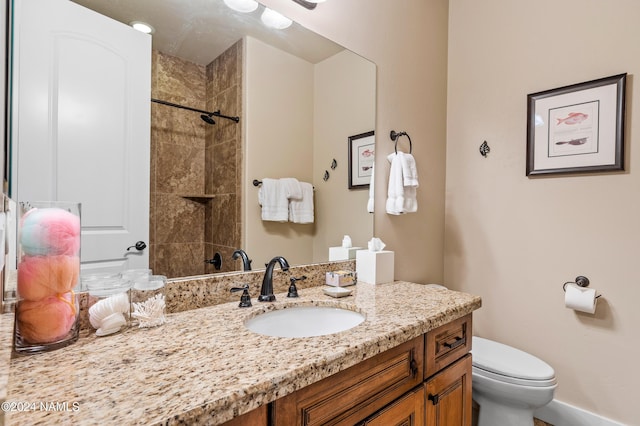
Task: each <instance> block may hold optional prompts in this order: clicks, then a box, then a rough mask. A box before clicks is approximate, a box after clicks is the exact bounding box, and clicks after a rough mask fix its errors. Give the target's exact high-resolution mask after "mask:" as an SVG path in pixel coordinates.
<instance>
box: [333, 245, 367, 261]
mask: <svg viewBox="0 0 640 426" xmlns="http://www.w3.org/2000/svg"><path fill="white" fill-rule="evenodd" d="M358 250H362V247H349V248H344V247H329V261H332V260H349V259H355V258H356V252H357V251H358Z"/></svg>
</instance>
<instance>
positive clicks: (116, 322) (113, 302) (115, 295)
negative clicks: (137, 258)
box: [84, 277, 131, 336]
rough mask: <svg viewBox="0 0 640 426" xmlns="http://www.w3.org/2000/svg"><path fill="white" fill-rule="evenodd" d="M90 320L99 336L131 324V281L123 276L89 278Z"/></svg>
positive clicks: (87, 282)
mask: <svg viewBox="0 0 640 426" xmlns="http://www.w3.org/2000/svg"><path fill="white" fill-rule="evenodd" d="M84 285H85V286H86V289H87V291H88V292H89V302H88V307H89V322H90V323H91V326H92V327H93V328H94V329H95V330H96V335H97V336H108V335H110V334H113V333H117V332H119V331H122V330H124V329H125V328H127V327H128V325H129V319H130V309H131V294H130V290H131V281H129V280H126V279H124V278H121V277H111V278H98V279H89V280H86V281H85V282H84Z"/></svg>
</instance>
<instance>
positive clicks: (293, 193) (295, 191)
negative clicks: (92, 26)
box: [280, 178, 302, 200]
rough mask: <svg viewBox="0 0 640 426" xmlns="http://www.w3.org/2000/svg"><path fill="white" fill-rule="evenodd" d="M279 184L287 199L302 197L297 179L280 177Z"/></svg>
mask: <svg viewBox="0 0 640 426" xmlns="http://www.w3.org/2000/svg"><path fill="white" fill-rule="evenodd" d="M280 185H282V188H283V191H284V193H285V195H286V196H287V199H288V200H300V199H302V187H301V186H300V182H299V181H298V179H296V178H282V179H280Z"/></svg>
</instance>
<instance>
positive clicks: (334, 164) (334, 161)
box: [331, 158, 338, 170]
mask: <svg viewBox="0 0 640 426" xmlns="http://www.w3.org/2000/svg"><path fill="white" fill-rule="evenodd" d="M336 167H338V162H337V161H336V159H335V158H334V159H333V161H332V162H331V170H335V169H336Z"/></svg>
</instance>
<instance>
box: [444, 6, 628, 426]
mask: <svg viewBox="0 0 640 426" xmlns="http://www.w3.org/2000/svg"><path fill="white" fill-rule="evenodd" d="M524 6H525V3H524V2H515V1H512V0H483V1H477V0H473V1H472V0H451V2H450V18H449V22H450V24H449V95H448V117H447V123H448V125H447V130H448V136H447V199H446V231H445V232H446V233H445V235H446V242H445V281H446V283H447V284H448V285H449V286H450V287H453V288H456V289H460V290H464V291H468V292H471V293H475V294H479V295H481V296H482V298H483V308H482V309H481V310H479V311H478V312H477V314H476V315H475V316H474V329H475V332H476V333H477V334H479V335H481V336H485V337H489V338H492V339H496V340H499V341H502V342H505V343H507V344H510V345H513V346H517V347H520V348H522V349H524V350H526V351H529V352H531V353H533V354H535V355H537V356H539V357H541V358H542V359H544V360H546V361H547V362H548V363H549V364H551V365H552V366H553V367H554V368H555V370H556V374H557V377H558V381H559V387H558V390H557V393H556V398H557V399H558V400H560V401H563V402H566V403H569V404H572V405H575V406H578V407H580V408H583V409H586V410H588V411H591V412H594V413H598V414H600V415H603V416H605V417H609V418H611V419H614V420H618V421H622V422H626V423H628V424H637V422H638V418H639V417H638V407H637V395H638V392H637V390H636V389H635V385H636V384H637V383H638V381H639V380H638V379H640V373H638V369H637V368H636V367H635V363H636V362H637V361H638V359H640V342H639V340H638V325H639V324H640V309H638V306H637V300H638V299H639V298H640V286H638V277H637V271H636V270H635V266H636V265H637V264H638V254H639V253H640V251H639V249H638V241H640V220H639V218H640V195H639V194H640V191H639V189H640V174H638V173H637V172H638V169H639V168H640V151H639V150H637V149H634V147H633V139H634V136H635V135H637V134H638V133H639V132H640V128H638V127H639V126H640V124H639V123H640V121H639V118H640V117H638V112H637V110H636V109H635V108H633V105H634V103H635V102H637V101H638V100H639V99H640V93H639V92H638V89H637V88H636V87H635V86H636V85H635V84H634V83H635V82H634V79H635V74H637V73H638V71H640V55H639V54H638V53H639V51H638V41H639V40H640V26H639V25H638V22H640V3H638V2H637V1H635V0H615V1H607V2H604V1H584V0H566V1H562V2H558V1H554V0H541V1H536V2H530V3H526V7H524ZM623 72H627V73H629V74H630V78H629V80H628V83H630V84H629V86H628V88H627V89H628V90H627V96H628V98H627V107H628V109H627V126H626V129H627V144H626V146H627V160H626V166H627V167H626V170H627V171H626V172H624V173H608V174H596V175H582V176H552V177H548V178H527V177H526V176H525V149H526V96H527V94H528V93H534V92H538V91H542V90H546V89H552V88H555V87H560V86H564V85H568V84H572V83H578V82H583V81H588V80H593V79H596V78H600V77H606V76H610V75H614V74H618V73H623ZM483 140H486V141H487V142H488V144H489V145H490V147H491V153H490V154H489V155H488V158H486V159H485V158H483V157H481V156H480V154H479V153H478V147H479V145H480V144H481V143H482V141H483ZM577 275H585V276H587V277H588V278H589V279H590V280H591V285H592V286H593V287H595V288H597V289H598V290H599V291H601V292H602V294H603V295H604V296H603V300H601V302H599V304H598V310H597V312H596V315H595V316H591V315H588V314H576V313H575V312H574V311H571V310H569V309H566V308H565V307H564V305H563V297H564V293H563V292H562V284H563V283H564V282H565V281H569V280H573V279H574V278H575V277H576V276H577Z"/></svg>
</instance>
